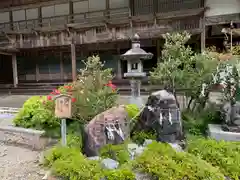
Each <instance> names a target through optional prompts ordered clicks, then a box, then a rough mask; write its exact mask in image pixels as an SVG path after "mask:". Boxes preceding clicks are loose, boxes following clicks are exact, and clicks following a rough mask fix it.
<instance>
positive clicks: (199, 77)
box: [150, 32, 219, 108]
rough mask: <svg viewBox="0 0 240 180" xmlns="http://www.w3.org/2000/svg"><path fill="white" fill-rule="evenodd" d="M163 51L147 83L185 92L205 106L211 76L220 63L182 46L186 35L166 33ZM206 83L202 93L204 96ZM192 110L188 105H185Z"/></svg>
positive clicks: (215, 59)
mask: <svg viewBox="0 0 240 180" xmlns="http://www.w3.org/2000/svg"><path fill="white" fill-rule="evenodd" d="M164 39H165V44H164V49H163V51H162V58H161V62H160V61H159V62H158V64H157V67H156V68H155V69H154V71H153V72H150V81H151V83H153V84H155V83H156V84H162V85H164V86H165V87H167V88H169V89H171V90H172V91H173V92H174V93H175V92H176V88H180V89H186V96H188V97H191V99H194V100H195V101H192V100H191V101H190V103H193V102H194V103H200V104H201V106H204V105H205V102H206V100H207V97H208V92H209V88H210V86H211V85H212V74H213V73H214V72H215V71H216V67H217V65H218V63H219V61H217V58H214V57H212V56H211V55H209V53H207V52H205V53H201V54H198V53H194V52H193V51H192V49H191V48H190V47H189V46H185V43H186V42H187V41H188V40H189V39H190V34H188V33H187V32H183V33H173V34H168V33H167V34H166V35H165V36H164ZM203 84H205V87H204V89H205V93H203V91H202V90H203V86H202V85H203ZM188 107H189V108H190V107H191V106H190V105H189V106H188Z"/></svg>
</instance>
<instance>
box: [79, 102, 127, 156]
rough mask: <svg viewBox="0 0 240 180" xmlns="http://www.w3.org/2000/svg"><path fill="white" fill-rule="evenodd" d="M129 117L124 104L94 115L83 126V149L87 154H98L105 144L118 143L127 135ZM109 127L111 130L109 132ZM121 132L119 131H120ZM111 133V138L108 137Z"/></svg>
mask: <svg viewBox="0 0 240 180" xmlns="http://www.w3.org/2000/svg"><path fill="white" fill-rule="evenodd" d="M129 125H130V118H129V117H128V113H127V111H126V109H125V106H123V105H120V106H116V107H113V108H111V109H108V110H107V111H105V112H102V113H101V114H98V115H97V116H95V117H94V118H93V119H92V120H91V121H90V122H89V123H88V124H87V126H86V127H85V137H84V151H85V154H86V155H87V156H98V155H99V150H100V149H101V148H102V147H103V146H104V145H106V144H120V143H122V142H123V141H124V139H126V138H127V137H129ZM109 129H111V132H109V131H110V130H109ZM120 132H121V133H120ZM108 133H110V134H111V136H110V137H111V138H112V139H111V138H109V137H108V135H109V134H108Z"/></svg>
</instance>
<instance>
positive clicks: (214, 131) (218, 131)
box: [208, 124, 240, 141]
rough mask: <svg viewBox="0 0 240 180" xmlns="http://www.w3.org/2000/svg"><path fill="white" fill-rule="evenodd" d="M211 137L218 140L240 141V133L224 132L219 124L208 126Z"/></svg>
mask: <svg viewBox="0 0 240 180" xmlns="http://www.w3.org/2000/svg"><path fill="white" fill-rule="evenodd" d="M208 133H209V136H210V137H211V138H213V139H216V140H225V141H240V133H236V132H227V131H223V130H222V127H221V125H219V124H209V125H208Z"/></svg>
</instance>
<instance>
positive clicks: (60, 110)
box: [55, 94, 72, 146]
mask: <svg viewBox="0 0 240 180" xmlns="http://www.w3.org/2000/svg"><path fill="white" fill-rule="evenodd" d="M71 115H72V101H71V96H68V95H64V94H61V95H58V96H56V97H55V116H56V117H58V118H60V119H61V137H62V145H63V146H66V145H67V125H66V118H71Z"/></svg>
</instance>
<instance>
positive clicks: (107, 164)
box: [101, 158, 119, 169]
mask: <svg viewBox="0 0 240 180" xmlns="http://www.w3.org/2000/svg"><path fill="white" fill-rule="evenodd" d="M101 164H102V166H103V168H105V169H117V168H118V166H119V162H117V161H115V160H113V159H110V158H107V159H103V160H102V162H101Z"/></svg>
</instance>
